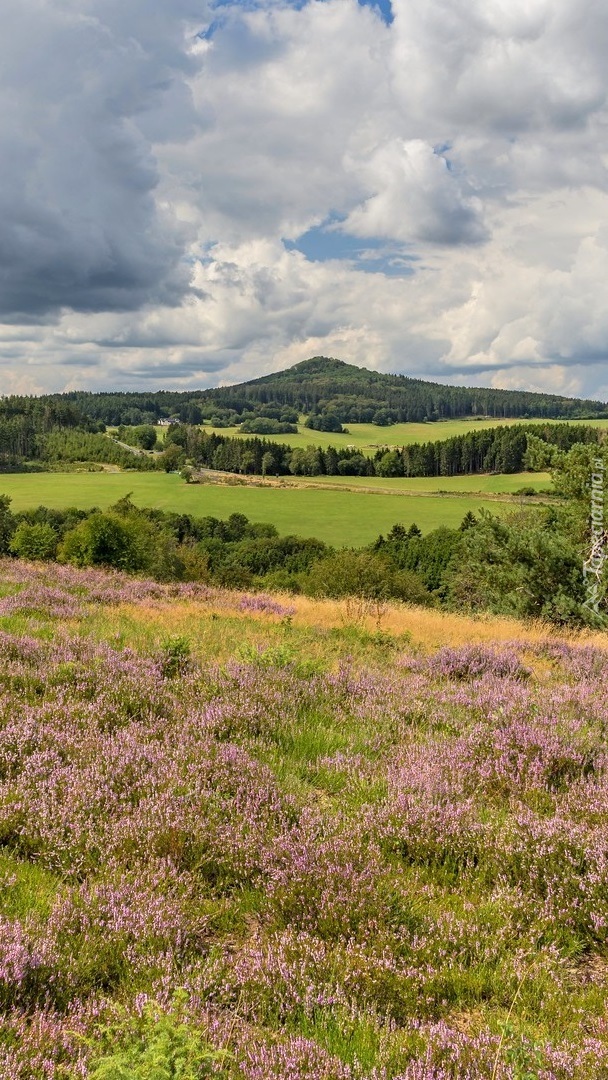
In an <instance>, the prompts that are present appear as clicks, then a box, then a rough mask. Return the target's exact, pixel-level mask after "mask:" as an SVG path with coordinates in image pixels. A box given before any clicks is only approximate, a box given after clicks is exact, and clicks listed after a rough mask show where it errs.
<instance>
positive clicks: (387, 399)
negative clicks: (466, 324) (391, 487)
mask: <svg viewBox="0 0 608 1080" xmlns="http://www.w3.org/2000/svg"><path fill="white" fill-rule="evenodd" d="M202 398H203V399H204V400H205V401H213V402H214V403H216V404H217V405H218V406H220V407H221V408H222V409H228V410H232V411H234V412H236V413H239V414H240V413H242V412H243V411H246V410H247V409H250V408H251V407H252V406H254V407H255V406H259V405H272V404H274V405H278V406H285V407H290V408H294V409H297V410H298V411H299V412H302V413H307V414H310V413H317V412H320V413H323V412H331V413H333V414H335V415H336V416H337V417H338V419H339V420H340V421H342V422H349V421H350V422H351V423H356V422H364V423H365V422H367V423H370V422H371V423H379V424H390V423H395V422H398V421H410V422H412V421H413V422H416V421H417V422H420V421H433V420H443V419H456V418H459V417H470V416H489V417H521V418H524V419H527V418H530V417H543V418H546V419H574V418H589V417H596V416H602V415H608V405H606V403H604V402H601V401H591V400H581V399H578V398H569V397H565V396H562V395H557V394H543V393H538V392H533V391H525V390H496V389H491V388H489V387H463V386H446V385H444V384H442V383H433V382H427V381H425V380H423V379H414V378H411V377H409V376H406V375H388V374H385V373H383V372H379V371H370V370H369V369H367V368H360V367H356V366H355V365H353V364H347V363H345V362H344V361H342V360H337V359H335V358H333V357H325V356H314V357H311V358H310V359H309V360H303V361H302V362H300V363H299V364H295V365H294V366H293V367H290V368H286V369H284V370H283V371H279V372H276V373H274V374H271V375H263V376H261V377H259V378H257V379H250V380H248V381H247V382H244V383H240V384H238V385H236V386H227V387H219V388H217V389H213V390H206V391H204V392H203V394H202ZM378 414H381V415H378ZM384 414H388V415H384Z"/></svg>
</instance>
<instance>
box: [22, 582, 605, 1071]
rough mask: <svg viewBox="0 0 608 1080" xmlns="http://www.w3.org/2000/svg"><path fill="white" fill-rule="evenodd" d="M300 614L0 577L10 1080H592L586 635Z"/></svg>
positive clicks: (594, 648)
mask: <svg viewBox="0 0 608 1080" xmlns="http://www.w3.org/2000/svg"><path fill="white" fill-rule="evenodd" d="M307 603H308V602H306V601H301V600H299V599H296V600H294V601H293V602H291V601H289V600H284V599H282V598H276V597H269V596H264V595H259V594H258V595H243V594H238V593H230V592H227V591H222V590H215V589H209V588H207V587H205V586H201V585H192V584H187V585H175V586H167V585H159V584H156V583H154V582H147V581H143V580H136V579H129V578H126V577H122V576H120V575H117V574H106V573H104V572H102V571H76V570H73V569H71V568H68V567H57V566H51V567H44V566H42V565H39V566H33V565H29V564H26V563H22V562H18V561H16V560H5V561H4V562H1V563H0V650H1V653H2V663H1V664H0V714H1V725H0V840H1V848H0V1008H1V1010H2V1011H1V1015H0V1076H2V1078H3V1080H59V1078H62V1080H65V1078H74V1077H79V1078H83V1077H87V1078H90V1080H101V1078H102V1077H103V1078H105V1080H108V1078H109V1080H157V1078H158V1080H165V1078H166V1080H169V1078H170V1077H175V1078H177V1077H181V1078H182V1080H194V1078H195V1077H202V1076H205V1075H215V1076H219V1077H224V1078H225V1080H398V1078H399V1080H447V1078H450V1080H451V1078H454V1080H457V1078H458V1080H460V1078H462V1080H507V1078H510V1080H531V1078H540V1080H587V1078H588V1080H591V1078H594V1080H597V1078H602V1077H604V1078H606V1077H608V1004H607V1002H608V998H607V990H608V832H607V829H608V771H607V768H606V766H607V756H606V730H607V726H608V703H607V701H606V693H605V682H606V677H607V675H608V651H605V649H604V648H603V642H602V639H601V638H600V636H599V635H596V637H595V638H591V637H587V638H583V637H579V638H575V637H571V638H570V639H566V638H564V637H559V636H557V635H551V634H550V633H549V631H545V630H544V629H543V628H542V627H537V626H536V627H529V628H521V632H518V628H517V625H516V624H515V623H513V624H511V630H512V634H511V638H510V639H509V637H508V633H509V624H507V623H506V622H505V620H502V621H501V622H500V623H499V622H496V624H494V623H493V622H492V620H490V619H486V620H483V621H482V620H480V621H479V622H473V621H466V620H461V621H459V620H457V619H453V620H452V619H451V617H449V616H444V617H443V620H444V621H443V623H441V622H440V620H441V618H442V617H441V616H439V615H437V614H436V613H422V612H421V613H417V612H416V611H415V610H413V609H406V608H403V609H398V608H395V609H390V610H387V611H386V613H379V614H380V623H379V626H377V625H374V622H373V621H372V622H371V623H368V622H367V621H366V618H365V617H364V613H361V612H357V611H353V610H351V611H350V614H349V612H347V611H346V609H344V610H342V609H341V608H340V609H339V608H337V607H336V606H335V605H334V606H333V607H332V606H331V605H329V604H328V605H326V606H325V608H323V607H322V605H320V604H317V606H316V607H315V606H314V605H310V604H309V606H308V607H307V606H306V604H307ZM349 618H350V621H349ZM431 618H433V619H435V620H436V626H437V634H436V641H437V643H438V644H437V645H435V646H433V645H432V644H431V643H429V642H427V643H426V645H424V644H423V641H422V637H423V635H422V634H417V632H416V628H417V627H418V625H419V624H420V625H421V626H422V625H423V623H424V619H427V620H428V619H431ZM425 625H426V626H427V628H428V625H430V624H428V623H427V624H425ZM494 625H495V628H496V635H497V637H500V638H501V639H502V640H501V641H500V642H497V643H492V630H493V626H494ZM407 626H410V627H411V630H410V631H408V630H407ZM442 626H443V627H444V628H445V633H442V630H441V627H442ZM399 627H400V629H399ZM454 636H456V638H457V639H458V640H460V641H461V642H462V641H465V640H466V641H467V642H468V643H467V644H466V645H464V644H457V645H446V644H441V641H444V640H452V639H453V638H454Z"/></svg>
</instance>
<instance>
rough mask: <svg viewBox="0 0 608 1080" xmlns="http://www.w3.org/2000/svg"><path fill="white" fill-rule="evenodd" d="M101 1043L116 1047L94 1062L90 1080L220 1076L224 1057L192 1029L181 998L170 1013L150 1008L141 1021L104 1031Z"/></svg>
mask: <svg viewBox="0 0 608 1080" xmlns="http://www.w3.org/2000/svg"><path fill="white" fill-rule="evenodd" d="M101 1044H102V1046H103V1045H104V1044H109V1046H110V1047H112V1049H111V1052H110V1053H107V1054H105V1053H104V1054H103V1055H102V1056H99V1057H97V1059H96V1060H95V1059H94V1060H93V1061H92V1062H91V1063H90V1066H89V1072H88V1077H89V1080H201V1077H203V1076H210V1075H211V1073H212V1072H213V1075H214V1076H221V1075H222V1070H220V1069H218V1062H219V1061H221V1059H222V1058H223V1057H225V1056H226V1055H225V1054H224V1053H223V1052H222V1051H217V1050H214V1049H213V1048H212V1047H211V1046H210V1045H209V1043H208V1042H207V1040H206V1039H205V1038H204V1036H203V1033H202V1032H201V1031H199V1030H197V1029H195V1028H194V1027H192V1026H191V1024H190V1023H189V1022H188V1020H187V1018H186V1015H185V1002H184V1000H183V998H182V997H181V996H180V995H176V998H175V999H174V1003H173V1005H172V1007H171V1009H170V1010H169V1011H168V1012H164V1011H162V1010H161V1009H160V1008H159V1007H158V1006H152V1005H151V1006H148V1008H147V1009H145V1010H144V1013H143V1016H142V1017H141V1019H138V1018H129V1017H126V1018H125V1020H124V1021H123V1022H122V1023H117V1024H114V1025H112V1026H111V1027H109V1028H107V1029H105V1030H104V1031H103V1032H101Z"/></svg>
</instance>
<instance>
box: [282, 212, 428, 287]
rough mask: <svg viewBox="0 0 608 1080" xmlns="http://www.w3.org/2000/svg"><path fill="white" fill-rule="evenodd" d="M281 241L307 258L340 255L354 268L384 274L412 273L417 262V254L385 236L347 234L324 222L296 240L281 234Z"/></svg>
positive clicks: (289, 248) (313, 258)
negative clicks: (384, 237)
mask: <svg viewBox="0 0 608 1080" xmlns="http://www.w3.org/2000/svg"><path fill="white" fill-rule="evenodd" d="M331 224H335V222H332V223H331ZM283 245H284V247H285V248H286V250H287V251H300V252H301V253H302V255H304V256H305V257H306V258H307V259H308V261H309V262H328V261H329V260H331V259H340V260H341V261H343V262H348V263H350V264H351V266H353V267H354V269H356V270H365V271H366V272H367V273H376V274H387V275H389V276H390V277H406V276H409V275H411V274H413V273H414V263H415V262H416V256H414V255H410V254H409V253H408V252H407V251H405V250H404V249H403V246H402V245H399V246H398V245H396V244H391V243H389V242H387V241H386V240H379V239H368V238H367V237H366V238H365V239H361V237H358V236H350V235H349V234H348V233H343V232H337V231H334V229H332V228H328V225H327V224H325V225H319V226H316V227H315V228H312V229H309V230H308V232H305V233H302V236H299V237H298V238H297V240H287V239H285V238H284V239H283Z"/></svg>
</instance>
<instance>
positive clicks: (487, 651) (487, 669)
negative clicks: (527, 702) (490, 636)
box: [428, 645, 530, 679]
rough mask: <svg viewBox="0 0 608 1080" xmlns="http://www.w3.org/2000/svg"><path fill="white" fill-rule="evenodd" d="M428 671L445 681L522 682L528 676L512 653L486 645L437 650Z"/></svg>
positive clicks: (518, 658)
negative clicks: (490, 678)
mask: <svg viewBox="0 0 608 1080" xmlns="http://www.w3.org/2000/svg"><path fill="white" fill-rule="evenodd" d="M428 667H429V670H430V671H431V672H432V673H433V674H435V675H441V676H443V677H444V678H447V679H479V678H481V677H482V676H483V675H496V676H497V678H500V679H524V678H527V676H528V675H529V674H530V672H529V671H528V669H527V668H525V667H524V666H523V664H522V662H521V659H520V657H519V656H518V655H517V653H515V652H514V651H513V650H512V649H504V648H503V649H500V650H499V649H491V648H488V647H487V646H485V645H464V646H462V647H461V648H458V649H447V648H445V649H440V650H439V651H438V652H437V653H435V655H434V656H433V658H432V659H431V660H430V661H429V663H428Z"/></svg>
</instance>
